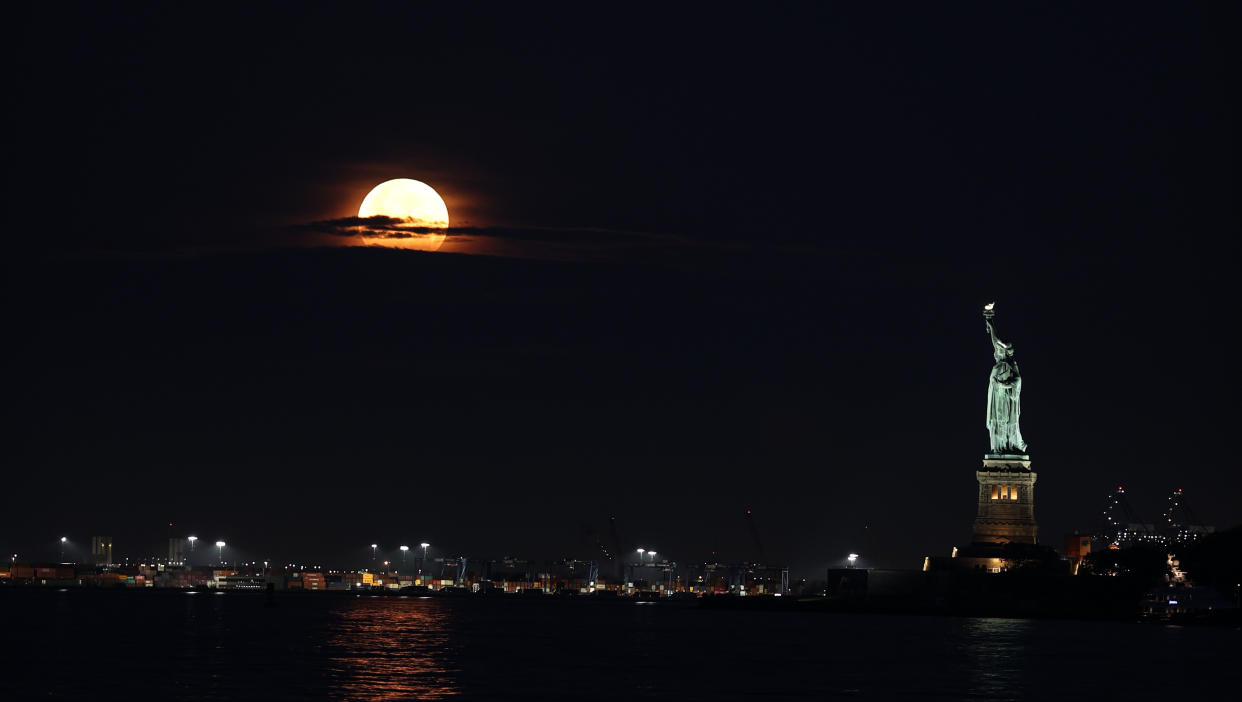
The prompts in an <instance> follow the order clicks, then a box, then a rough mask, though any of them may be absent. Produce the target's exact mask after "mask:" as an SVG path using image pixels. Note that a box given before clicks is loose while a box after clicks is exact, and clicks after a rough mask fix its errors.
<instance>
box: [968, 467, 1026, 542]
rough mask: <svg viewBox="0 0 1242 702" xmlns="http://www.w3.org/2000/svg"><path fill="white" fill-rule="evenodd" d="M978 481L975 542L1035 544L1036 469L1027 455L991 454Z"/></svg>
mask: <svg viewBox="0 0 1242 702" xmlns="http://www.w3.org/2000/svg"><path fill="white" fill-rule="evenodd" d="M975 478H976V479H977V480H978V481H979V510H978V513H977V516H976V517H975V526H974V536H973V538H972V539H971V541H972V542H973V543H975V544H1008V543H1021V544H1034V543H1037V537H1038V534H1039V527H1038V525H1036V523H1035V472H1034V471H1032V470H1031V461H1030V458H1029V457H1028V456H1019V455H991V454H990V455H988V456H986V457H984V459H983V470H979V471H975Z"/></svg>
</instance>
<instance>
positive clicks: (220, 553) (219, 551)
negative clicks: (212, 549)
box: [216, 541, 225, 565]
mask: <svg viewBox="0 0 1242 702" xmlns="http://www.w3.org/2000/svg"><path fill="white" fill-rule="evenodd" d="M224 546H225V544H224V542H223V541H217V542H216V560H217V561H219V562H220V565H224Z"/></svg>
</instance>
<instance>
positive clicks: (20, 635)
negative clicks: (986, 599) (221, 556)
mask: <svg viewBox="0 0 1242 702" xmlns="http://www.w3.org/2000/svg"><path fill="white" fill-rule="evenodd" d="M277 601H278V605H277V606H276V607H272V608H268V607H265V606H264V603H265V598H264V597H263V596H262V595H253V594H241V593H228V594H222V595H216V594H210V593H200V594H187V593H182V592H150V591H146V592H134V591H117V592H109V591H90V590H64V591H56V590H52V589H44V590H39V589H14V588H4V589H3V590H0V616H2V620H0V628H2V633H3V639H4V643H3V644H0V651H2V652H3V658H0V661H2V666H0V668H2V669H3V680H2V682H0V690H3V697H4V699H15V700H16V699H32V698H33V699H38V698H42V699H96V698H101V697H131V696H132V697H134V698H135V699H138V698H142V699H161V698H167V699H184V700H207V699H265V700H282V699H298V700H307V699H349V700H396V699H445V698H450V697H458V698H462V699H489V700H490V699H566V700H568V699H575V700H595V699H606V700H613V699H615V700H622V699H624V700H632V699H677V700H696V699H707V698H711V699H714V700H728V699H736V698H740V697H748V696H753V697H765V698H776V699H785V700H801V699H825V698H829V699H831V698H852V699H876V698H880V699H886V698H927V699H953V700H958V699H977V700H1027V699H1030V700H1041V699H1054V698H1056V699H1094V700H1100V699H1157V698H1159V699H1174V698H1190V699H1195V698H1201V697H1203V696H1205V695H1207V694H1208V693H1209V692H1211V691H1224V690H1229V689H1234V690H1236V689H1240V688H1242V675H1240V674H1239V672H1238V666H1237V660H1236V659H1237V658H1238V653H1239V651H1242V646H1239V643H1240V642H1242V633H1240V632H1239V631H1238V630H1236V629H1225V628H1213V627H1204V628H1179V627H1167V626H1158V625H1150V624H1137V623H1119V622H1075V621H1029V620H1020V619H959V618H945V617H898V616H883V615H843V614H824V613H803V614H796V613H780V612H742V611H718V610H700V609H697V608H694V607H687V606H682V605H675V604H665V603H656V604H634V603H630V602H592V601H559V600H531V599H477V598H463V599H418V598H403V599H397V598H387V597H385V598H371V597H360V598H354V597H338V596H332V595H316V594H305V595H300V596H298V595H285V596H283V597H278V598H277Z"/></svg>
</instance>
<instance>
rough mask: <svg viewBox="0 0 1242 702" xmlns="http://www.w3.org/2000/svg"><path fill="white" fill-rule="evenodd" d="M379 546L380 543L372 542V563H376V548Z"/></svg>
mask: <svg viewBox="0 0 1242 702" xmlns="http://www.w3.org/2000/svg"><path fill="white" fill-rule="evenodd" d="M377 548H379V544H371V565H372V566H374V565H375V549H377Z"/></svg>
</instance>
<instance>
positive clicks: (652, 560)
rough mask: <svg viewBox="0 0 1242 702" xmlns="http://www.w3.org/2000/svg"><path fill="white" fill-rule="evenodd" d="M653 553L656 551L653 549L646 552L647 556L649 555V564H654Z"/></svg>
mask: <svg viewBox="0 0 1242 702" xmlns="http://www.w3.org/2000/svg"><path fill="white" fill-rule="evenodd" d="M655 553H656V552H655V551H648V552H647V555H648V556H651V564H652V565H655Z"/></svg>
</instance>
